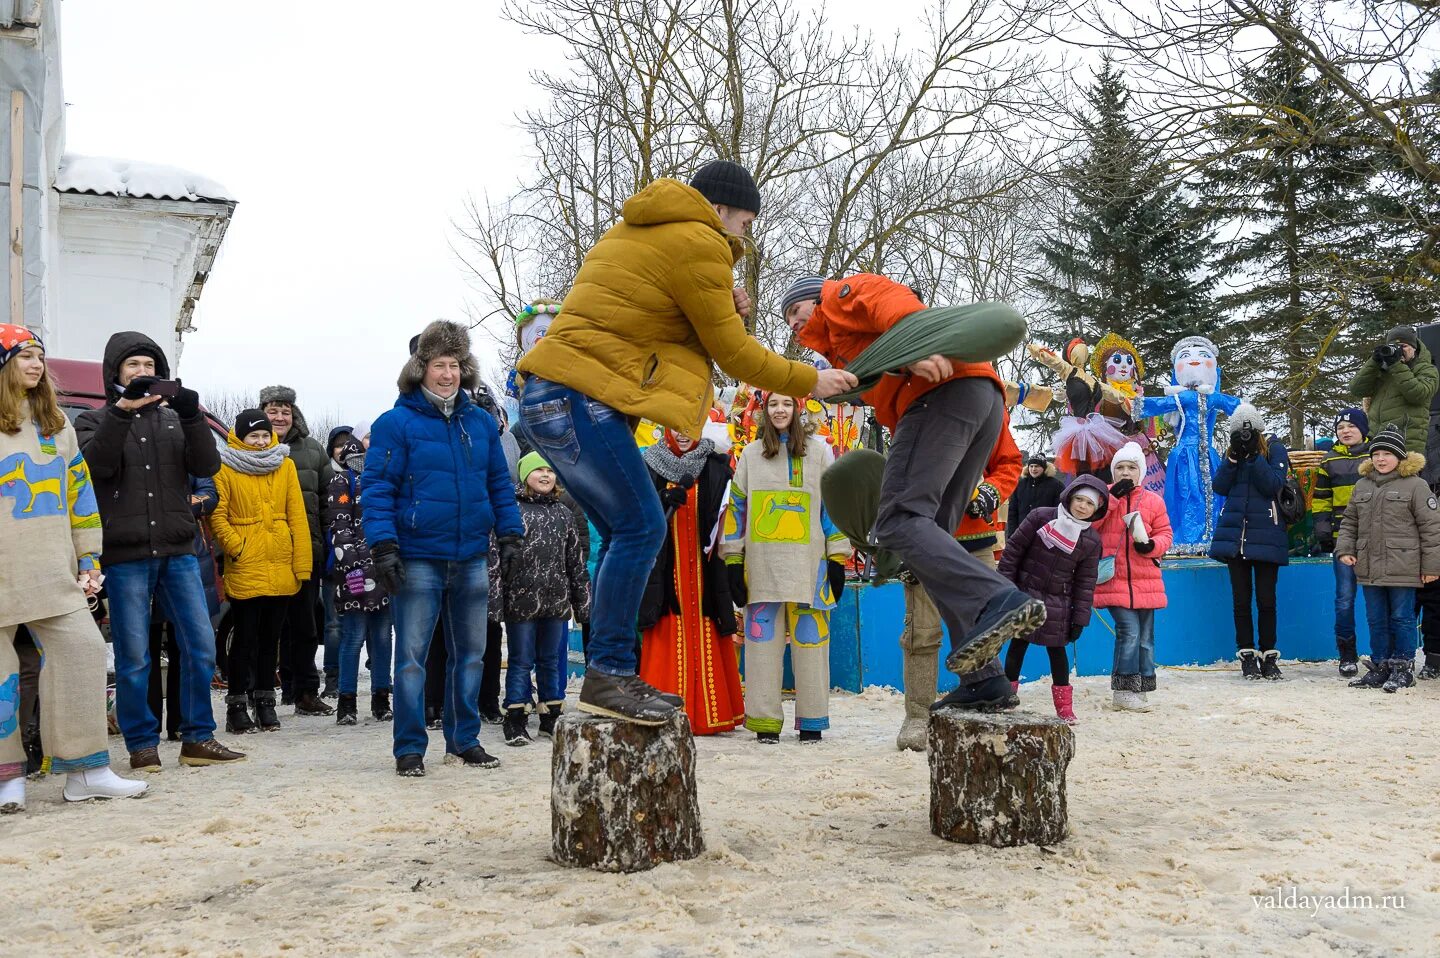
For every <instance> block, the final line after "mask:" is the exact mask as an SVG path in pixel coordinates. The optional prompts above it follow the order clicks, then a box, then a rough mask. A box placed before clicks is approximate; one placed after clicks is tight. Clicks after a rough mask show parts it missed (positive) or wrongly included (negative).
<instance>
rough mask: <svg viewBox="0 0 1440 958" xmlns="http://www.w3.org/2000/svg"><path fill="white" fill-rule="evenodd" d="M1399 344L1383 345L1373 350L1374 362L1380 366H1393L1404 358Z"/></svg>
mask: <svg viewBox="0 0 1440 958" xmlns="http://www.w3.org/2000/svg"><path fill="white" fill-rule="evenodd" d="M1404 355H1405V354H1404V352H1403V351H1402V347H1401V345H1400V344H1399V343H1385V344H1384V345H1382V346H1377V347H1376V348H1375V361H1376V362H1378V363H1379V364H1380V365H1382V366H1393V365H1395V364H1396V363H1398V362H1400V359H1401V357H1402V356H1404Z"/></svg>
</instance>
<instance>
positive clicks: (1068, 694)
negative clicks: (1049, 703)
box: [1050, 685, 1079, 725]
mask: <svg viewBox="0 0 1440 958" xmlns="http://www.w3.org/2000/svg"><path fill="white" fill-rule="evenodd" d="M1050 698H1051V699H1053V700H1054V701H1055V714H1056V715H1057V716H1059V717H1060V718H1062V719H1064V720H1065V724H1066V725H1074V724H1075V723H1076V722H1077V721H1079V720H1078V719H1076V718H1075V705H1074V702H1075V686H1073V685H1052V686H1050Z"/></svg>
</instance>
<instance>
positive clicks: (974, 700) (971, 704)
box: [930, 604, 1044, 713]
mask: <svg viewBox="0 0 1440 958" xmlns="http://www.w3.org/2000/svg"><path fill="white" fill-rule="evenodd" d="M1041 608H1042V609H1043V608H1044V605H1043V604H1042V605H1041ZM1019 704H1020V696H1018V695H1016V694H1015V689H1014V688H1012V687H1011V685H1010V680H1009V679H1007V678H1005V676H1004V675H1003V674H1002V675H992V676H990V678H988V679H981V680H980V681H979V682H976V683H975V684H974V685H959V686H956V687H955V688H954V689H952V690H951V691H950V692H949V693H948V694H946V695H945V697H944V698H942V699H940V701H938V702H936V703H935V704H934V705H932V706H930V711H931V712H932V713H933V712H938V711H940V710H941V709H960V710H961V711H963V712H1004V711H1005V710H1007V709H1013V708H1014V707H1015V706H1017V705H1019Z"/></svg>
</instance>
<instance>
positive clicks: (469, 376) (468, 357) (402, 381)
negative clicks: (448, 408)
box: [395, 319, 480, 393]
mask: <svg viewBox="0 0 1440 958" xmlns="http://www.w3.org/2000/svg"><path fill="white" fill-rule="evenodd" d="M412 342H413V343H414V346H413V348H412V351H411V354H410V358H409V359H407V360H406V361H405V365H404V366H402V367H400V376H399V378H398V379H396V380H395V385H396V386H398V387H400V391H401V392H402V393H413V392H414V391H415V390H417V389H419V388H420V384H421V383H422V382H423V381H424V380H425V367H426V366H428V365H430V363H431V362H432V361H433V360H435V359H438V358H439V357H441V356H453V357H454V358H455V359H458V360H459V361H460V388H461V389H464V390H465V391H466V392H469V391H470V390H473V389H474V388H475V387H476V386H478V385H479V384H480V370H479V363H477V362H476V361H475V357H474V356H473V355H472V354H471V352H470V331H469V330H467V329H466V328H465V327H464V326H461V325H460V324H459V323H452V322H450V320H448V319H437V320H435V322H433V323H431V324H430V325H429V326H426V327H425V329H424V331H423V332H421V333H420V335H419V336H416V337H415V339H414V340H412Z"/></svg>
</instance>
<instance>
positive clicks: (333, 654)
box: [320, 580, 389, 679]
mask: <svg viewBox="0 0 1440 958" xmlns="http://www.w3.org/2000/svg"><path fill="white" fill-rule="evenodd" d="M320 602H321V604H322V605H323V606H324V607H325V677H326V678H327V679H328V678H333V677H334V676H337V675H339V674H340V616H339V614H338V613H337V612H336V611H335V586H334V585H333V584H331V583H329V582H326V581H323V580H322V581H321V583H320ZM387 608H388V606H387ZM386 669H387V671H388V669H389V666H386Z"/></svg>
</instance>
